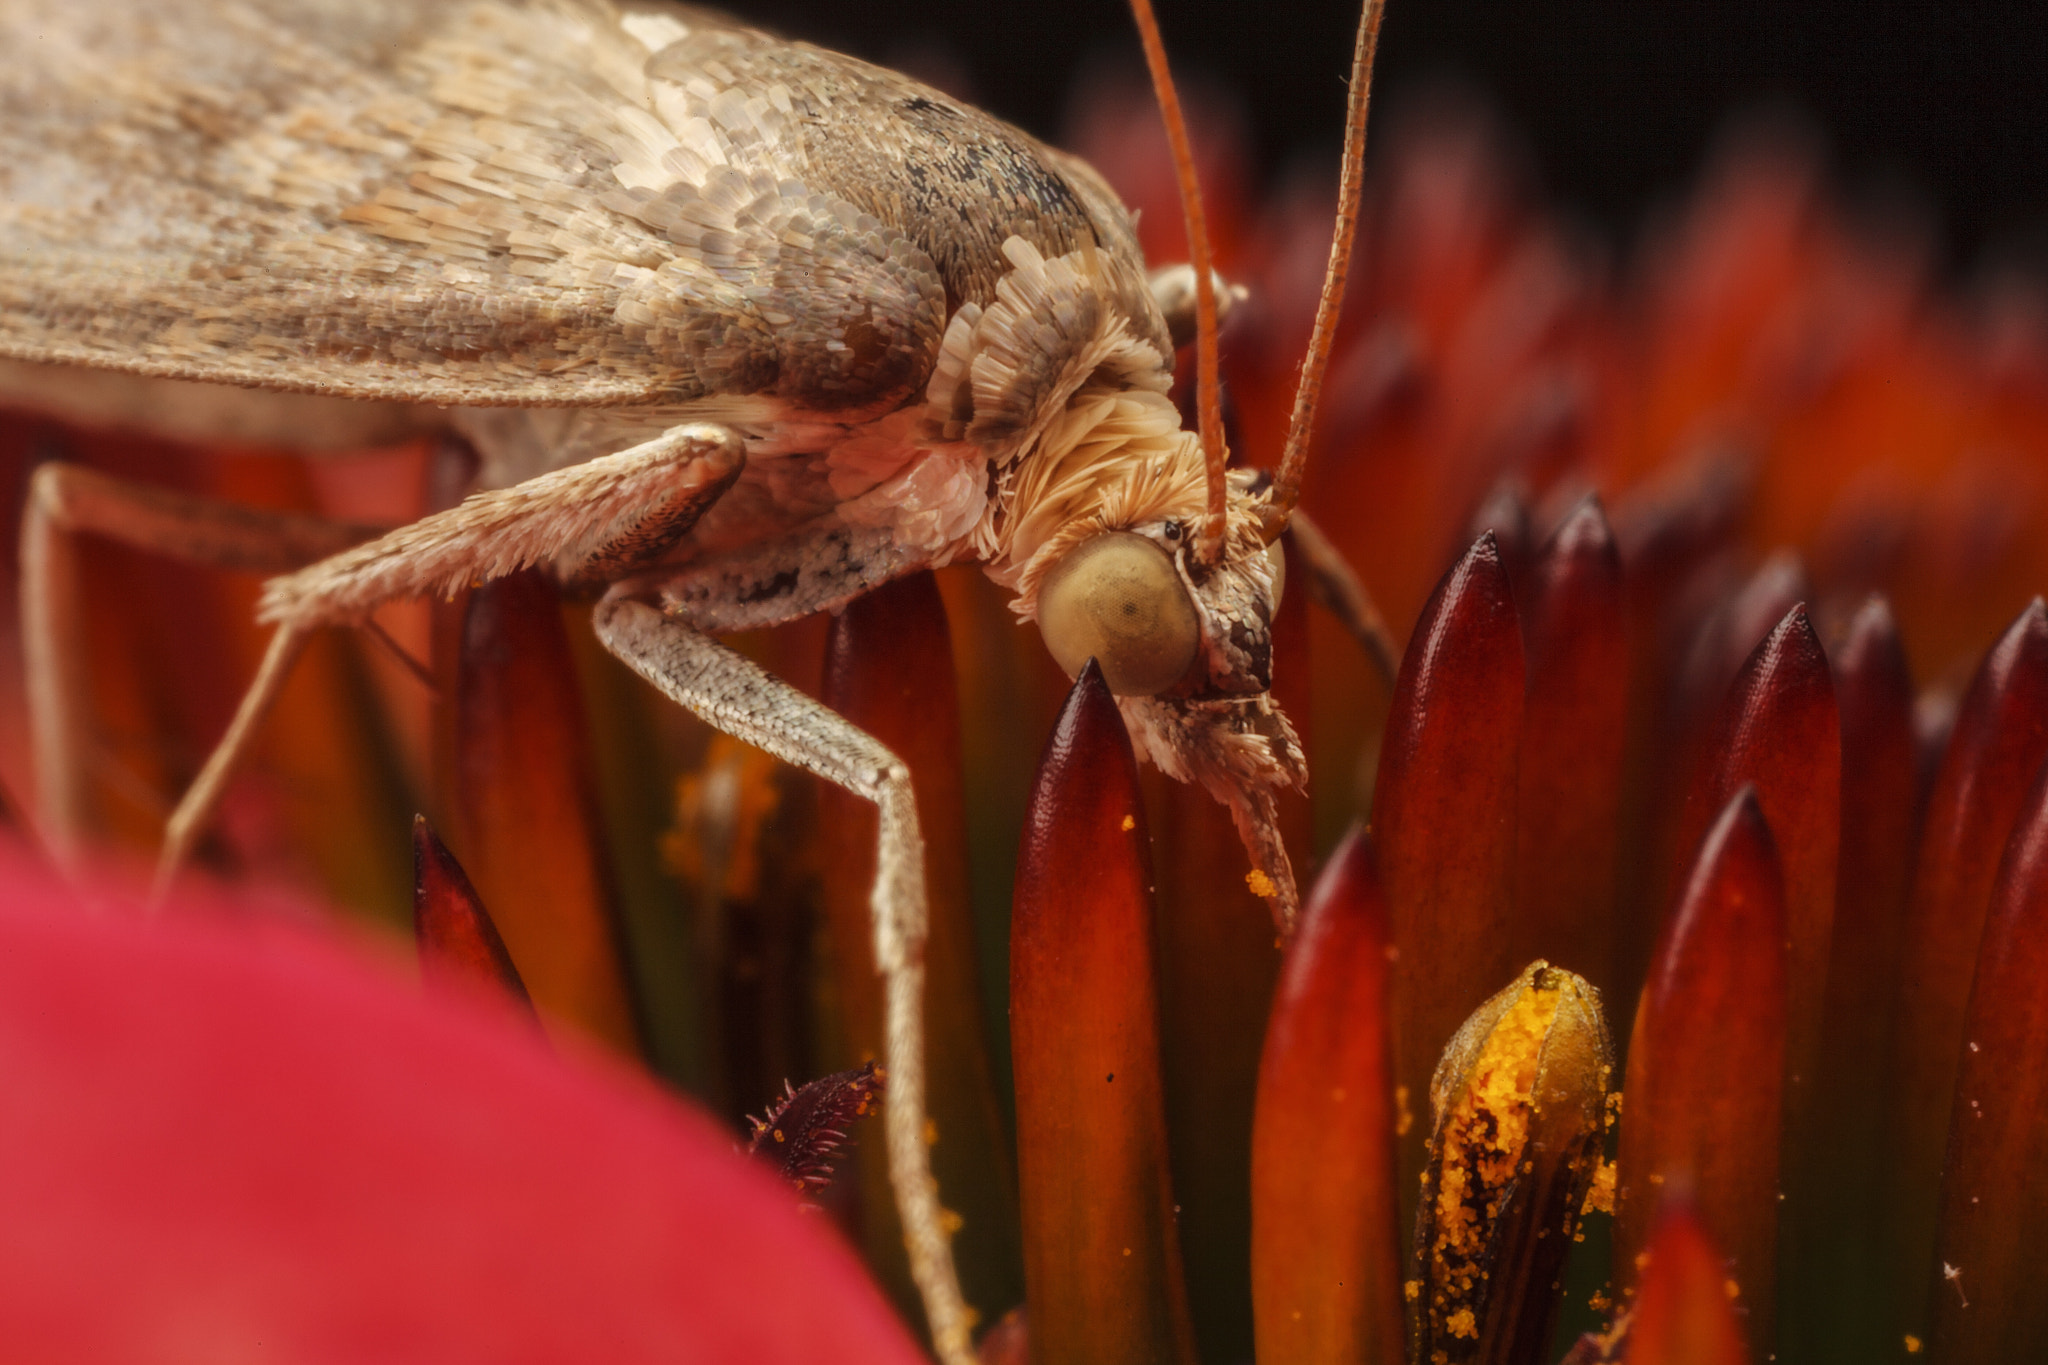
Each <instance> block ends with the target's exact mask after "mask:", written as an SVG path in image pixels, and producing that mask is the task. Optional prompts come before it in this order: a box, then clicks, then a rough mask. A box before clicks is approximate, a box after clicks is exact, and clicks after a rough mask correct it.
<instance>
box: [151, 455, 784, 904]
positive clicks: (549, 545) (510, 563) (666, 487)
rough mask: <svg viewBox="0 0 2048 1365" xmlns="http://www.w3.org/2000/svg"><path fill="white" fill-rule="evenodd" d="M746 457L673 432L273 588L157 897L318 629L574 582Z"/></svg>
mask: <svg viewBox="0 0 2048 1365" xmlns="http://www.w3.org/2000/svg"><path fill="white" fill-rule="evenodd" d="M745 462H746V448H745V446H744V444H743V443H742V442H741V440H740V438H739V436H738V435H737V434H736V433H735V432H733V431H732V430H731V429H730V428H728V427H722V426H716V425H712V424H709V423H691V424H689V425H685V426H679V427H672V428H670V429H669V430H668V431H665V432H663V433H662V434H661V435H660V436H658V437H656V438H655V439H654V440H652V441H648V442H646V443H644V444H642V445H637V446H634V447H633V448H632V449H630V450H624V451H620V452H619V453H618V454H616V455H606V456H602V457H600V458H598V459H595V460H590V461H587V462H585V463H583V464H578V465H572V466H570V467H569V468H567V469H559V470H555V471H554V472H552V473H549V474H543V475H541V476H540V477H539V478H534V479H528V480H527V481H526V482H525V483H521V484H515V485H513V486H512V487H510V488H500V489H492V490H489V491H487V492H483V493H478V494H474V495H473V496H471V497H469V498H467V499H465V500H464V501H463V502H462V503H461V504H460V505H459V506H456V507H452V508H450V509H449V510H448V511H445V512H437V513H435V514H434V515H433V516H430V517H422V518H421V519H420V520H418V521H416V522H413V523H412V524H411V525H409V526H401V527H399V528H398V529H397V530H395V531H392V532H389V533H388V534H385V535H381V536H379V537H377V538H376V539H374V540H371V541H367V542H365V543H363V544H359V545H356V546H354V547H353V548H351V549H347V550H344V551H342V552H341V553H339V554H335V555H330V556H329V557H328V558H326V559H323V560H321V561H320V562H318V563H316V564H313V565H311V566H309V567H307V568H304V569H301V570H299V571H298V572H297V573H293V574H289V575H287V576H285V577H282V578H274V579H272V580H271V581H270V582H268V583H266V584H265V585H264V590H263V606H262V614H263V616H264V617H265V618H266V619H267V620H271V621H275V622H276V623H277V626H278V632H277V635H276V637H275V638H274V639H272V641H271V643H270V651H269V653H267V654H266V655H265V656H264V659H263V667H262V669H261V670H260V671H259V672H258V674H257V677H256V681H255V683H253V684H252V685H251V686H250V689H249V692H248V694H247V695H245V696H244V697H243V698H242V704H241V707H240V709H239V710H237V711H236V713H235V719H234V721H233V723H232V724H230V725H229V727H228V732H227V734H226V735H225V736H223V737H222V739H221V741H220V743H219V744H218V745H217V746H216V747H215V748H214V751H213V753H212V754H211V755H210V756H209V757H208V758H207V760H206V766H205V767H204V768H203V769H201V770H200V774H199V778H198V780H197V781H195V782H194V783H193V784H192V787H191V789H190V790H189V791H187V792H186V793H185V795H184V797H183V798H182V799H180V800H179V802H178V808H177V810H176V811H174V812H173V813H172V815H171V820H170V824H169V826H168V828H167V829H166V831H165V835H164V846H163V852H162V854H161V855H160V856H159V858H158V862H157V886H158V889H159V890H161V889H162V888H163V887H164V886H165V885H166V884H167V883H168V881H169V879H170V878H171V876H173V875H174V874H175V873H176V872H177V869H178V865H179V864H180V863H181V862H182V861H183V860H184V857H185V854H186V852H187V851H188V850H189V848H190V846H191V842H192V840H193V838H194V837H196V835H197V833H198V831H199V830H200V829H201V828H202V827H203V826H204V824H205V822H206V820H207V818H208V816H210V815H211V814H212V811H213V807H214V805H215V803H216V802H217V801H218V800H219V799H220V795H221V792H222V791H223V789H224V788H225V787H226V785H227V779H228V777H229V775H230V774H232V773H233V771H234V767H235V763H236V761H237V760H238V759H239V758H240V757H241V754H242V751H243V750H244V749H245V748H246V747H247V746H248V743H249V740H250V739H251V738H252V737H253V736H254V734H255V730H256V726H257V723H258V722H259V721H261V719H262V717H263V714H264V712H265V711H266V710H267V709H268V708H269V705H270V702H271V700H272V699H273V698H274V697H275V696H276V693H277V689H278V688H279V687H280V686H282V685H283V682H284V679H285V676H286V675H287V673H289V671H290V668H291V664H292V661H293V660H294V659H295V658H296V657H297V655H298V652H299V650H300V649H301V648H302V647H303V646H304V643H305V639H306V637H307V636H308V635H309V634H310V633H311V632H313V631H314V630H317V629H318V628H320V627H321V626H327V625H339V624H356V623H360V622H363V621H366V620H368V618H369V615H370V613H371V612H373V611H375V610H376V609H377V608H378V607H381V606H383V605H384V604H385V603H387V602H395V601H400V600H403V599H405V598H411V597H421V596H425V595H426V594H428V593H441V594H443V595H452V594H453V593H454V592H456V591H457V590H459V589H461V588H463V587H467V586H469V585H470V584H472V583H482V582H487V581H489V580H491V579H494V578H501V577H503V576H505V575H506V574H510V573H517V572H518V571H520V570H521V569H527V568H531V567H533V566H535V565H547V566H548V567H550V568H552V569H553V570H554V571H555V572H556V574H557V575H558V576H560V577H562V578H564V579H566V580H569V581H575V580H577V579H579V578H581V577H582V576H583V575H585V574H586V573H587V572H588V571H589V569H590V566H591V565H593V564H600V565H601V564H607V563H618V562H625V561H627V560H629V559H631V558H632V557H633V556H634V555H636V554H645V553H648V552H649V551H650V547H653V546H660V547H663V548H665V547H666V546H668V545H670V544H673V543H674V541H675V538H676V537H677V536H680V535H682V534H683V533H684V532H686V531H687V530H688V529H689V528H690V526H691V525H693V524H694V523H695V522H696V520H697V518H698V517H700V516H702V515H703V514H704V510H705V509H706V508H708V507H710V506H711V504H712V503H714V502H716V501H717V500H718V497H719V495H720V494H722V493H723V492H724V491H725V490H726V489H727V488H730V487H731V486H732V482H733V480H734V479H736V478H738V477H739V474H740V470H741V469H742V468H743V467H744V466H745Z"/></svg>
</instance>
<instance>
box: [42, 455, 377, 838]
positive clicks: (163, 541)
mask: <svg viewBox="0 0 2048 1365" xmlns="http://www.w3.org/2000/svg"><path fill="white" fill-rule="evenodd" d="M381 529H382V528H380V527H370V526H356V525H350V524H347V523H343V522H336V521H327V520H324V519H322V518H319V517H308V516H296V515H293V514H290V513H285V512H270V511H263V510H259V509H256V508H251V507H243V506H241V505H239V504H236V503H228V502H218V501H215V500H213V499H211V498H200V497H194V496H192V495H191V494H188V493H176V492H172V491H170V490H168V489H163V488H155V487H152V486H150V485H148V484H139V483H131V482H129V481H127V480H125V479H117V478H114V477H112V476H111V475H107V474H102V473H99V472H98V471H96V470H91V469H86V468H84V467H82V466H79V465H72V464H64V463H62V462H59V461H52V462H51V463H48V464H45V465H42V466H40V467H39V468H37V470H36V472H35V474H34V475H33V476H32V477H31V478H30V480H29V486H28V501H27V506H26V508H25V510H24V512H23V518H22V528H21V633H22V661H23V665H24V668H25V671H26V674H27V679H26V682H27V691H28V708H29V734H30V743H31V744H32V745H33V746H34V754H33V758H34V766H35V782H36V806H37V811H38V817H39V823H40V827H41V830H42V834H43V838H44V840H45V841H46V843H47V844H48V846H49V848H50V851H51V853H52V855H53V856H54V857H56V858H57V860H58V861H59V863H60V864H64V865H69V864H70V863H72V862H73V861H74V860H75V859H76V857H77V855H78V852H79V849H80V844H81V842H82V840H83V838H84V834H85V829H86V826H87V822H88V813H87V805H88V801H87V794H86V782H85V773H86V769H87V764H86V761H85V760H86V755H87V753H88V752H89V751H90V746H91V740H90V738H89V718H88V716H87V714H86V699H87V698H88V697H89V696H90V695H91V689H90V686H89V680H88V679H87V678H86V676H85V651H84V642H83V639H82V624H81V623H82V622H83V621H84V620H85V615H84V613H85V611H86V610H87V608H86V605H85V604H84V603H83V602H81V601H80V600H79V599H78V587H77V582H76V574H75V572H74V570H73V565H72V553H73V550H72V545H71V537H72V536H73V535H76V534H78V533H81V532H82V533H85V534H89V535H97V536H104V537H106V538H107V539H109V540H113V541H116V542H118V543H120V544H123V545H128V546H131V547H133V548H135V549H140V550H147V551H150V552H152V553H155V554H160V555H163V556H165V557H166V558H170V559H176V560H181V561H183V562H185V563H188V564H200V565H207V566H211V567H217V568H226V569H243V570H249V571H252V572H256V573H268V574H274V573H283V572H286V571H289V570H292V569H297V568H301V567H303V566H304V565H307V564H311V563H313V562H314V561H316V560H319V559H324V558H326V557H327V556H329V555H332V554H335V553H337V552H339V551H342V550H345V549H347V548H348V547H350V546H352V545H356V544H359V543H361V542H362V541H365V540H368V539H370V538H372V537H374V536H376V535H377V534H378V533H379V531H380V530H381ZM272 652H273V654H275V652H276V646H275V645H273V647H272Z"/></svg>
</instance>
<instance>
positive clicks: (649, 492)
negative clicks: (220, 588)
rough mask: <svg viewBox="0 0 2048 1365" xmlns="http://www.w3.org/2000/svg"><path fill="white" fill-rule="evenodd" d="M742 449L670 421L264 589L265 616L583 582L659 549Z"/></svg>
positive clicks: (736, 439)
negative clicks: (505, 584) (525, 576)
mask: <svg viewBox="0 0 2048 1365" xmlns="http://www.w3.org/2000/svg"><path fill="white" fill-rule="evenodd" d="M746 458H747V455H746V444H745V442H743V441H742V440H741V439H740V436H739V433H737V432H735V431H734V430H733V429H732V428H730V427H726V426H720V425H718V424H716V423H711V422H690V423H686V424H684V425H682V426H676V427H670V428H669V429H668V430H667V431H664V432H663V433H662V434H661V435H659V436H657V437H655V438H654V439H653V440H651V441H645V442H642V443H641V444H640V445H637V446H634V447H632V448H631V449H629V450H622V451H620V452H619V453H618V454H616V455H603V456H599V457H598V458H597V459H595V460H586V461H584V462H583V463H581V464H574V465H570V466H569V467H567V468H566V469H557V470H553V471H551V472H549V473H546V474H542V475H540V476H539V477H537V478H532V479H528V480H527V481H526V482H525V483H519V484H514V485H513V486H512V487H510V488H493V489H489V490H487V491H485V492H482V493H475V494H472V495H471V496H469V497H468V498H466V499H464V500H463V502H462V503H461V504H460V505H459V506H456V507H452V508H450V509H449V510H448V511H446V512H438V513H436V514H435V515H433V516H431V517H423V518H421V519H420V520H419V521H416V522H414V523H412V524H411V525H410V526H402V527H400V528H399V529H398V530H396V531H393V532H392V533H391V534H390V535H387V536H382V537H380V538H378V539H376V540H373V541H371V542H370V543H368V544H367V545H361V546H358V547H357V548H356V549H354V550H351V551H349V552H348V553H346V554H340V555H336V556H334V557H333V558H332V559H328V560H325V561H323V562H321V563H319V564H315V565H313V566H312V567H311V568H309V569H305V570H303V571H301V572H299V573H295V574H292V575H290V576H289V577H285V578H279V579H275V580H273V581H271V582H270V583H267V584H265V585H264V590H263V605H262V613H263V617H264V619H266V620H270V621H301V620H308V619H312V618H319V619H322V620H328V621H349V620H356V619H359V618H360V617H361V616H363V615H365V614H367V613H368V612H370V611H372V610H374V609H376V608H377V607H378V606H380V605H381V604H383V603H385V602H390V601H394V600H397V599H399V598H404V597H425V596H428V595H439V596H444V597H447V596H453V595H454V594H455V593H457V592H459V591H460V590H462V589H463V588H466V587H468V586H469V585H471V584H472V583H480V582H486V581H488V580H490V579H493V578H502V577H504V576H505V575H506V574H511V573H517V572H519V571H520V570H521V569H530V568H534V567H546V568H549V569H552V570H553V571H554V573H555V576H556V577H557V578H558V579H560V580H561V581H562V582H565V583H571V584H581V583H588V582H590V581H592V580H593V579H602V578H605V577H608V576H615V575H617V574H620V573H623V572H624V571H625V570H626V569H628V568H631V567H632V566H633V565H635V564H637V563H640V562H644V561H645V560H647V559H649V558H652V557H653V556H656V555H658V554H659V553H660V552H661V551H663V550H666V549H667V548H668V547H669V546H671V545H673V544H674V543H675V541H676V540H677V539H678V538H679V537H680V536H682V535H683V534H684V533H685V532H687V531H688V530H689V529H690V527H691V526H693V525H695V524H696V521H697V518H699V517H700V516H702V515H703V514H704V512H705V509H707V508H709V507H710V506H711V504H712V503H714V502H716V501H718V499H719V497H720V496H721V495H723V494H724V492H725V490H726V489H728V488H730V487H732V485H733V482H734V480H736V479H738V478H739V476H740V472H741V470H743V469H744V468H745V467H746Z"/></svg>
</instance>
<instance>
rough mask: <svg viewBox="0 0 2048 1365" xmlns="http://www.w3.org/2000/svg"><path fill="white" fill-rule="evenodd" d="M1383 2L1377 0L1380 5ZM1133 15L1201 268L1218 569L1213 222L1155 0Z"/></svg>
mask: <svg viewBox="0 0 2048 1365" xmlns="http://www.w3.org/2000/svg"><path fill="white" fill-rule="evenodd" d="M1378 2H1379V0H1374V4H1378ZM1131 16H1132V17H1133V18H1134V19H1136V20H1137V22H1138V41H1139V42H1140V43H1142V44H1143V45H1144V48H1145V67H1146V69H1147V70H1149V71H1150V72H1151V73H1152V93H1153V94H1154V95H1155V96H1156V97H1157V98H1158V100H1159V117H1160V118H1161V119H1162V120H1164V121H1165V123H1166V141H1167V144H1168V145H1169V146H1171V147H1172V148H1173V174H1174V178H1175V179H1176V180H1177V181H1179V182H1180V211H1181V217H1182V219H1183V220H1184V221H1185V222H1186V224H1187V233H1188V258H1189V262H1190V264H1192V265H1193V266H1194V268H1195V405H1196V411H1197V412H1198V413H1199V414H1200V430H1201V433H1202V455H1203V457H1204V460H1205V463H1206V465H1207V475H1208V485H1209V506H1208V513H1207V515H1206V516H1204V517H1203V518H1202V529H1201V530H1200V531H1199V532H1198V533H1197V534H1196V536H1195V558H1196V561H1197V562H1198V563H1201V564H1203V565H1205V566H1209V567H1214V565H1215V564H1216V562H1217V561H1218V560H1219V559H1221V558H1222V556H1223V508H1224V496H1225V493H1226V491H1227V489H1228V483H1227V481H1226V478H1225V474H1224V466H1225V465H1227V464H1228V463H1229V462H1230V448H1229V447H1228V446H1227V445H1225V444H1224V440H1223V389H1222V380H1221V378H1220V376H1219V374H1218V369H1219V366H1218V363H1217V358H1216V270H1215V265H1214V263H1213V259H1212V257H1211V256H1210V254H1209V222H1208V219H1207V218H1206V217H1204V216H1203V213H1202V187H1201V185H1200V184H1198V183H1197V182H1196V180H1195V153H1194V149H1193V148H1192V147H1191V146H1190V145H1189V142H1188V125H1187V120H1186V119H1185V118H1184V117H1182V115H1181V111H1180V96H1179V94H1177V93H1176V92H1175V91H1174V88H1173V73H1172V72H1171V71H1168V70H1167V69H1166V44H1165V43H1164V42H1163V41H1162V40H1161V39H1160V37H1159V21H1158V20H1157V19H1155V18H1154V17H1153V15H1152V0H1131Z"/></svg>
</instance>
